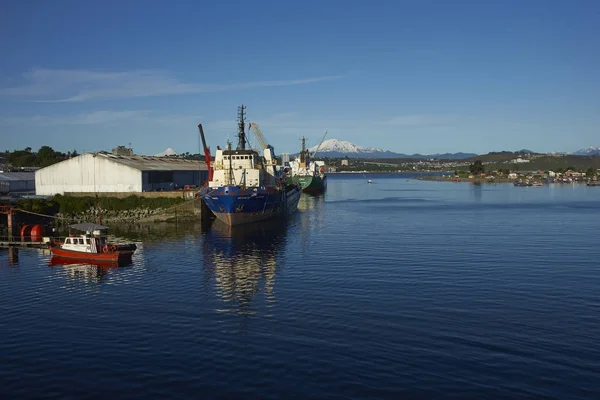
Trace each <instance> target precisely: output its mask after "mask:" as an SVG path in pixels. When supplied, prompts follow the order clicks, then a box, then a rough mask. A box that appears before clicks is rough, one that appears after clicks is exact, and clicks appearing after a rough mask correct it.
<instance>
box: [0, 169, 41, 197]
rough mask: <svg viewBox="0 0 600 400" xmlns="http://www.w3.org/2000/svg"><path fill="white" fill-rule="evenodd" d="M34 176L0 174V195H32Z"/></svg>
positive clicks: (28, 174) (12, 173) (14, 173)
mask: <svg viewBox="0 0 600 400" xmlns="http://www.w3.org/2000/svg"><path fill="white" fill-rule="evenodd" d="M34 191H35V174H34V173H33V172H1V173H0V194H8V193H28V192H30V193H33V192H34Z"/></svg>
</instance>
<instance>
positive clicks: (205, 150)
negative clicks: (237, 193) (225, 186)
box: [198, 124, 213, 181]
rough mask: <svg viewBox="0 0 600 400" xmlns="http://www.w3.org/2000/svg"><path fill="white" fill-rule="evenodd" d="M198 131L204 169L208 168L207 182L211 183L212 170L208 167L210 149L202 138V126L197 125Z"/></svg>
mask: <svg viewBox="0 0 600 400" xmlns="http://www.w3.org/2000/svg"><path fill="white" fill-rule="evenodd" d="M198 129H199V130H200V138H201V139H202V146H203V147H204V162H206V168H208V180H209V181H212V179H213V169H212V166H211V165H210V147H208V146H207V145H206V139H205V138H204V129H202V124H198Z"/></svg>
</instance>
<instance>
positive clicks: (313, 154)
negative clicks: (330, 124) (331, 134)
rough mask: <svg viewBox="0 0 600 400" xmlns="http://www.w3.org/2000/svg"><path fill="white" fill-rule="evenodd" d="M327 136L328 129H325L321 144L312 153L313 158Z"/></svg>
mask: <svg viewBox="0 0 600 400" xmlns="http://www.w3.org/2000/svg"><path fill="white" fill-rule="evenodd" d="M325 136H327V131H325V134H324V135H323V137H322V138H321V142H319V145H318V146H317V148H316V149H315V151H314V152H313V153H312V154H311V155H310V157H311V158H313V157H314V156H315V154H317V152H318V151H319V149H320V148H321V145H322V144H323V142H324V141H325Z"/></svg>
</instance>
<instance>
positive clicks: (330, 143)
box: [308, 139, 477, 159]
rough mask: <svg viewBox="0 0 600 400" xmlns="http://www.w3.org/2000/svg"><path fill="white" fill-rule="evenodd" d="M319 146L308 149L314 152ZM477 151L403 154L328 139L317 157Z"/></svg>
mask: <svg viewBox="0 0 600 400" xmlns="http://www.w3.org/2000/svg"><path fill="white" fill-rule="evenodd" d="M317 147H318V146H313V147H310V148H309V149H308V151H309V152H311V153H314V152H315V151H316V150H317ZM476 155H477V154H475V153H444V154H403V153H394V152H392V151H389V150H383V149H378V148H375V147H363V146H359V145H356V144H354V143H350V142H348V141H346V140H338V139H327V140H325V141H324V142H323V143H322V144H321V147H319V148H318V152H317V155H316V156H317V157H331V158H341V157H348V158H444V159H463V158H469V157H474V156H476Z"/></svg>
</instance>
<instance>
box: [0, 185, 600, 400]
mask: <svg viewBox="0 0 600 400" xmlns="http://www.w3.org/2000/svg"><path fill="white" fill-rule="evenodd" d="M369 178H370V179H373V183H372V184H370V185H369V184H367V183H366V177H364V176H362V175H357V176H354V175H350V176H349V175H345V176H340V175H335V176H334V175H332V176H330V178H329V179H330V180H329V188H328V192H327V193H326V194H325V195H324V196H321V197H310V196H305V195H303V197H302V199H301V204H300V207H301V210H300V211H299V212H298V213H297V214H295V215H294V216H293V217H292V218H291V219H290V220H289V221H288V222H287V224H285V225H284V226H279V225H273V224H269V225H267V226H265V227H258V228H246V229H243V230H242V231H238V230H234V231H233V232H232V231H231V230H230V229H228V228H225V227H223V226H222V225H217V224H215V225H214V226H212V227H211V228H210V229H204V230H203V229H201V227H200V226H194V225H192V224H179V225H177V226H175V225H174V224H172V225H168V226H166V227H165V226H160V225H157V226H150V227H142V228H139V229H133V228H132V229H131V232H124V233H119V235H120V236H122V237H129V238H135V240H136V242H137V243H138V251H137V253H136V254H135V256H134V262H133V264H132V265H130V266H125V267H121V268H112V269H111V268H109V269H102V268H99V267H94V266H85V265H70V266H62V265H50V264H51V263H50V256H49V255H48V254H46V253H44V252H43V251H38V250H21V251H20V252H19V260H18V263H17V264H15V265H11V264H9V262H8V253H7V251H6V250H0V333H1V335H0V394H1V395H2V398H45V397H47V398H81V397H85V398H99V397H106V396H109V395H114V396H119V398H128V397H132V398H134V397H135V398H149V397H152V398H157V397H169V398H172V397H177V398H186V397H188V398H205V399H208V398H473V399H480V398H484V397H488V398H556V399H576V398H581V399H592V398H600V342H599V340H600V265H599V263H598V260H599V259H600V257H599V256H600V250H599V247H598V246H599V244H600V240H599V238H600V237H599V236H598V234H597V233H598V227H599V226H600V188H595V187H586V186H573V185H564V186H559V185H550V186H548V185H547V186H544V187H539V188H537V187H528V188H516V187H513V186H512V185H506V184H498V185H495V186H492V185H486V186H475V185H469V184H467V183H459V184H453V183H441V182H424V181H417V180H407V179H406V178H405V177H404V176H400V175H385V176H384V175H371V176H369Z"/></svg>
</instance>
